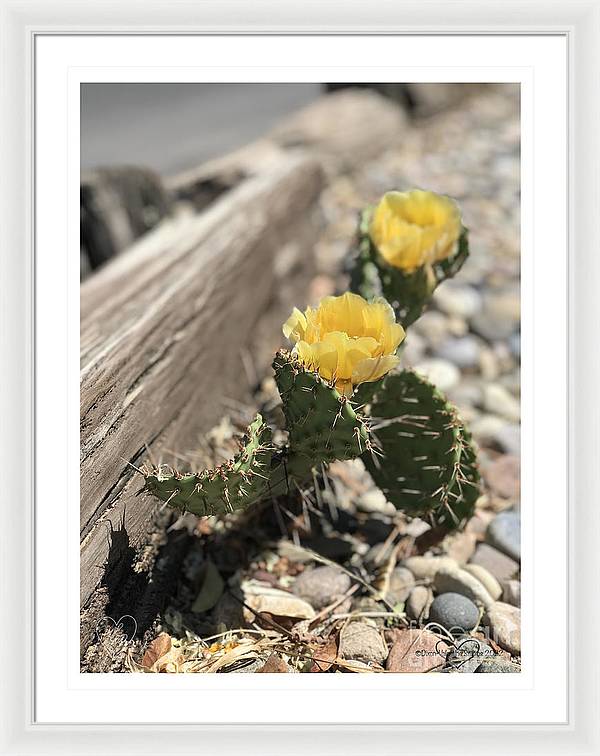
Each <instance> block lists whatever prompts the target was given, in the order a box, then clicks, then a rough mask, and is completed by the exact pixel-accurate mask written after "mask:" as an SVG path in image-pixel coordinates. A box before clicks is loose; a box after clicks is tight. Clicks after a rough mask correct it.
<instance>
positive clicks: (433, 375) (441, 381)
mask: <svg viewBox="0 0 600 756" xmlns="http://www.w3.org/2000/svg"><path fill="white" fill-rule="evenodd" d="M415 370H416V371H417V373H420V374H421V375H423V376H425V378H427V380H429V381H430V382H431V383H433V384H434V385H435V386H437V388H438V389H439V390H440V391H448V390H449V389H451V388H452V387H453V386H456V384H457V383H458V382H459V381H460V371H459V369H458V368H457V367H456V365H453V364H452V363H451V362H448V360H440V359H434V358H432V359H428V360H423V361H422V362H419V363H418V364H417V365H415Z"/></svg>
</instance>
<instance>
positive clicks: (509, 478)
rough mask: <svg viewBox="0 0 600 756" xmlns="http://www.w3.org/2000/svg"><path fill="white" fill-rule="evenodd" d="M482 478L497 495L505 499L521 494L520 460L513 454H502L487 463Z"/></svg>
mask: <svg viewBox="0 0 600 756" xmlns="http://www.w3.org/2000/svg"><path fill="white" fill-rule="evenodd" d="M484 478H485V480H486V482H487V484H488V485H489V487H490V488H491V490H492V491H493V492H494V493H495V494H497V495H498V496H503V497H504V498H506V499H518V498H519V497H520V496H521V460H520V459H519V457H515V456H514V455H513V454H503V455H502V456H501V457H498V458H497V459H495V460H494V461H493V462H491V463H490V464H489V465H487V466H486V467H485V469H484Z"/></svg>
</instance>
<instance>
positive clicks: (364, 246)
mask: <svg viewBox="0 0 600 756" xmlns="http://www.w3.org/2000/svg"><path fill="white" fill-rule="evenodd" d="M372 213H373V208H371V207H369V208H367V209H366V210H364V211H363V213H362V215H361V218H360V223H359V229H358V238H357V244H356V247H355V249H354V251H353V253H352V255H351V260H350V288H351V290H352V291H354V292H356V293H357V294H360V295H361V296H362V297H364V298H365V299H368V300H371V299H373V298H374V297H379V296H383V297H385V298H386V299H387V300H388V302H389V303H390V304H391V305H392V307H393V308H394V312H395V314H396V319H397V320H398V322H399V323H401V324H402V325H403V326H404V328H407V327H408V326H409V325H411V324H412V323H414V322H415V320H417V318H419V317H420V316H421V314H422V313H423V310H424V309H425V307H426V306H427V304H428V302H429V300H430V299H431V295H432V294H433V292H434V291H435V289H436V287H437V286H438V285H439V284H440V283H442V282H443V281H445V280H447V279H448V278H452V277H453V276H455V275H456V274H457V273H458V271H459V270H460V269H461V268H462V266H463V264H464V262H465V260H466V259H467V257H468V256H469V240H468V230H467V229H466V228H464V227H463V229H462V232H461V235H460V237H459V240H458V244H457V248H456V252H455V253H454V254H453V255H452V256H451V257H449V258H447V259H446V260H442V261H441V262H437V263H435V264H433V265H425V266H423V267H421V268H418V269H417V270H415V271H414V272H413V273H404V272H403V271H402V270H400V269H399V268H394V267H392V266H391V265H389V264H388V263H387V262H386V261H385V260H384V259H383V258H382V257H381V255H380V254H379V252H378V251H377V247H376V246H375V244H374V243H373V241H372V240H371V237H370V235H369V226H370V223H371V216H372Z"/></svg>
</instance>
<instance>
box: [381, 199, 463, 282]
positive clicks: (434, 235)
mask: <svg viewBox="0 0 600 756" xmlns="http://www.w3.org/2000/svg"><path fill="white" fill-rule="evenodd" d="M461 229H462V220H461V216H460V210H459V208H458V205H457V204H456V202H454V200H452V199H450V197H446V196H445V195H443V194H435V193H434V192H425V191H422V190H420V189H413V190H411V191H408V192H388V193H387V194H385V195H384V196H383V197H382V199H381V201H380V202H379V204H378V205H377V207H376V208H375V210H374V212H373V217H372V219H371V224H370V228H369V235H370V237H371V239H372V241H373V243H374V244H375V246H376V247H377V249H378V250H379V252H380V254H381V256H382V257H383V258H384V259H385V260H386V262H388V263H389V264H390V265H392V266H394V267H397V268H401V269H402V270H404V271H406V272H412V271H414V270H416V268H419V267H421V266H422V265H425V264H427V263H430V264H431V263H434V262H438V261H440V260H444V259H445V258H447V257H449V256H450V255H451V254H452V253H453V251H454V249H455V248H456V243H457V241H458V238H459V236H460V233H461Z"/></svg>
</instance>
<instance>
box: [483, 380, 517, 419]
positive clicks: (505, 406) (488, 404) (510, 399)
mask: <svg viewBox="0 0 600 756" xmlns="http://www.w3.org/2000/svg"><path fill="white" fill-rule="evenodd" d="M483 407H484V409H485V410H486V411H487V412H490V413H491V414H494V415H500V416H501V417H505V418H506V419H507V420H510V421H511V422H513V423H518V422H519V420H520V419H521V403H520V402H519V400H518V399H515V397H514V396H513V395H512V394H510V393H509V392H508V391H507V390H506V389H505V388H504V386H501V385H499V384H498V383H489V384H488V385H487V386H485V388H484V389H483Z"/></svg>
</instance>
